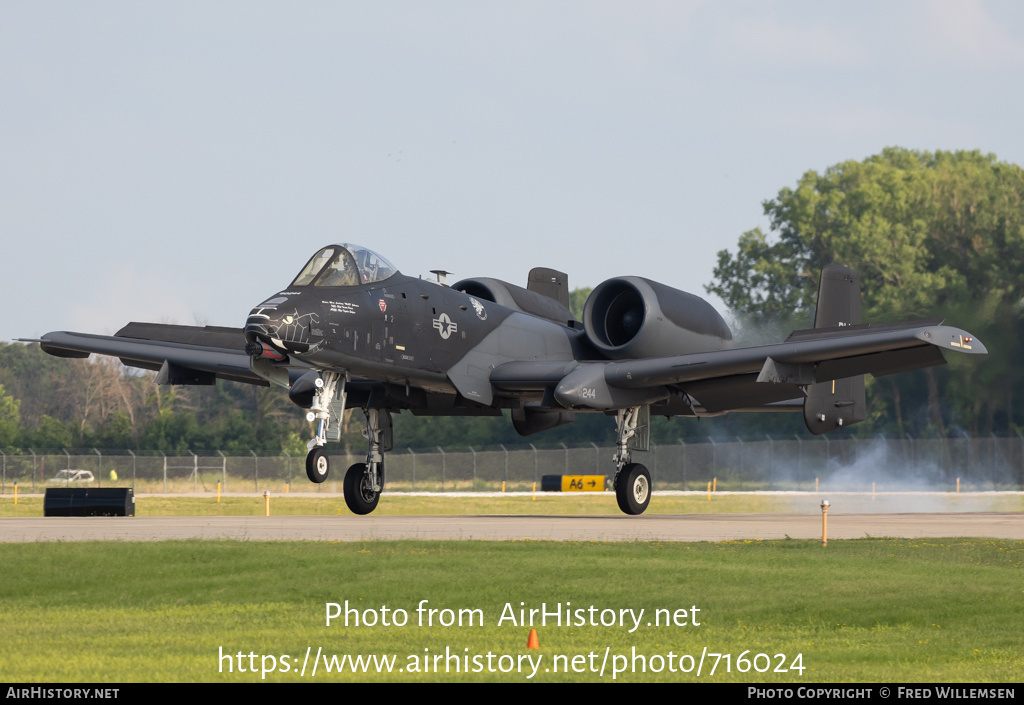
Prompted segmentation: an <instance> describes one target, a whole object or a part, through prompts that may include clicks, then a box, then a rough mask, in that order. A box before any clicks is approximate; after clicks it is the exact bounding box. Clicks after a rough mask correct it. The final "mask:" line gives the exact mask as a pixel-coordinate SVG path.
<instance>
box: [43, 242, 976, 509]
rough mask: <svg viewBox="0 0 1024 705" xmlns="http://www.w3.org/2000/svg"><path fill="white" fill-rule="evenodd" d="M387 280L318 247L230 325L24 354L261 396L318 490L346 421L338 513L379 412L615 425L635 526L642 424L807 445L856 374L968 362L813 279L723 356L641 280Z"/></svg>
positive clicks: (859, 413)
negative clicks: (302, 431)
mask: <svg viewBox="0 0 1024 705" xmlns="http://www.w3.org/2000/svg"><path fill="white" fill-rule="evenodd" d="M436 274H437V281H434V280H424V279H417V278H414V277H409V276H405V275H403V274H401V273H400V272H399V271H398V270H397V269H396V268H395V267H394V266H393V265H392V264H391V263H390V262H388V261H387V260H386V259H385V258H384V257H382V256H380V255H379V254H377V253H376V252H373V251H372V250H369V249H367V248H365V247H360V246H358V245H352V244H337V245H329V246H327V247H324V248H323V249H321V250H320V251H319V252H317V253H316V254H315V255H313V258H312V259H310V260H309V262H308V263H307V264H306V265H305V266H304V267H303V268H302V270H301V271H300V272H299V275H298V276H297V277H296V278H295V279H294V281H292V283H291V284H290V285H289V286H288V287H287V288H286V289H284V290H282V291H279V292H277V293H275V294H273V295H272V296H270V297H268V298H267V299H266V300H265V301H264V302H263V303H261V304H260V305H259V306H257V307H256V308H254V309H253V310H252V311H251V312H250V313H249V317H248V319H247V320H246V322H245V326H244V327H242V328H222V327H213V326H206V327H194V326H176V325H161V324H155V323H129V324H128V325H127V326H125V327H124V328H123V329H121V330H120V331H119V332H118V333H117V334H116V335H114V336H99V335H88V334H84V333H70V332H54V333H48V334H47V335H45V336H43V337H42V338H41V339H40V340H38V341H36V342H39V343H40V345H41V346H42V349H43V350H45V351H46V352H48V353H50V354H52V355H58V356H62V357H88V356H89V354H90V353H98V354H101V355H113V356H116V357H119V358H120V359H121V361H122V362H124V364H126V365H129V366H132V367H140V368H144V369H150V370H156V371H158V375H157V378H156V381H157V382H158V383H159V384H213V383H214V382H215V380H216V379H218V378H220V379H227V380H234V381H237V382H246V383H249V384H260V385H268V384H276V385H279V386H281V387H285V388H287V389H288V390H289V396H290V398H291V400H292V401H293V402H295V403H296V404H297V405H298V406H300V407H302V408H304V409H308V413H307V415H306V417H307V419H308V420H309V421H310V422H311V423H312V424H313V428H314V432H313V437H312V439H311V440H310V441H309V445H308V448H309V454H308V455H307V457H306V472H307V475H308V476H309V479H310V480H312V481H313V482H323V481H324V480H326V479H327V476H328V473H329V471H330V468H329V460H328V454H327V452H326V449H325V446H326V444H327V442H328V441H337V440H339V438H340V435H341V431H340V427H341V424H340V419H341V415H342V413H343V412H344V410H345V408H346V407H359V408H361V409H362V410H363V413H364V414H365V417H366V429H365V431H364V435H366V437H367V438H368V439H369V448H368V451H367V454H366V461H365V462H363V463H357V464H355V465H353V466H352V467H350V468H348V470H347V472H346V473H345V479H344V490H345V501H346V503H347V504H348V506H349V508H350V509H351V510H352V511H353V512H355V513H356V514H368V513H370V512H372V511H373V510H374V508H375V507H376V506H377V502H378V500H379V499H380V493H381V490H382V489H383V488H384V453H385V452H386V451H388V450H390V449H391V447H392V421H391V419H392V414H394V413H399V412H401V411H406V410H408V411H411V412H412V413H413V414H426V415H452V416H475V415H484V416H500V415H501V413H502V410H503V409H508V410H509V412H510V415H511V417H512V423H513V425H514V426H515V428H516V430H517V431H518V432H519V433H520V434H523V435H528V434H532V433H537V432H540V431H545V430H548V429H551V428H554V427H556V426H560V425H562V424H566V423H570V422H572V421H573V419H574V418H575V414H576V413H580V412H599V413H604V414H607V415H609V416H614V417H615V423H616V429H617V444H616V446H617V449H616V454H615V459H614V463H615V467H614V479H613V486H614V487H615V493H616V498H617V499H618V503H619V507H620V508H621V509H622V511H624V512H625V513H627V514H640V513H642V512H643V511H644V510H645V509H646V508H647V505H648V503H649V501H650V496H651V477H650V473H649V472H648V470H647V468H645V467H644V466H643V465H642V464H639V463H635V462H632V459H631V453H632V451H634V450H646V449H647V447H648V444H649V432H648V431H649V421H650V415H651V414H656V415H662V416H667V417H668V416H698V417H699V416H715V415H718V414H723V413H726V412H729V411H798V412H803V415H804V420H805V422H806V425H807V428H808V430H809V431H810V432H811V433H815V434H820V433H827V432H829V431H832V430H835V429H837V428H840V427H843V426H849V425H851V424H854V423H857V422H858V421H862V420H864V419H865V418H866V417H867V405H866V402H865V398H864V375H865V374H867V373H871V374H873V375H875V376H880V375H886V374H892V373H895V372H903V371H906V370H912V369H917V368H921V367H927V366H929V365H940V364H943V363H944V362H945V358H944V357H943V352H942V350H943V348H945V349H948V350H953V351H956V352H964V353H973V354H983V353H985V352H986V350H985V347H984V346H983V345H982V344H981V343H980V342H979V341H978V340H976V339H974V338H973V336H971V335H970V334H969V333H966V332H965V331H962V330H959V329H956V328H951V327H948V326H943V325H941V323H942V322H941V321H916V322H908V323H894V324H883V325H867V324H863V323H861V304H860V278H859V275H858V274H857V273H856V272H855V271H853V270H851V269H847V268H845V267H840V266H837V265H830V266H828V267H826V268H825V269H824V271H823V272H822V276H821V282H820V285H819V290H818V305H817V310H816V314H815V320H814V328H813V329H811V330H804V331H796V332H794V333H792V334H791V335H790V336H789V337H788V338H787V339H786V340H785V341H784V342H781V343H777V344H773V345H760V346H757V347H746V348H734V347H733V345H732V333H731V332H730V331H729V327H728V326H727V325H726V323H725V321H724V320H723V319H722V317H721V316H720V315H719V314H718V313H717V312H716V311H715V310H714V309H713V308H712V307H711V306H710V305H709V304H708V303H707V302H706V301H704V300H703V299H700V298H698V297H696V296H693V295H692V294H687V293H685V292H683V291H679V290H677V289H673V288H671V287H668V286H665V285H664V284H659V283H657V282H654V281H651V280H649V279H645V278H643V277H636V276H628V277H616V278H614V279H609V280H607V281H605V282H603V283H602V284H600V285H599V286H598V287H597V288H595V289H594V291H593V293H592V294H591V295H590V297H589V298H588V299H587V303H586V308H585V310H584V314H583V321H582V322H580V321H577V320H576V319H575V318H574V317H573V315H572V314H571V313H570V312H569V307H568V303H569V288H568V283H567V277H566V275H565V274H563V273H562V272H557V271H555V270H552V269H545V268H537V269H533V270H531V271H530V274H529V278H528V283H527V287H526V288H525V289H523V288H521V287H518V286H515V285H513V284H509V283H508V282H503V281H500V280H498V279H489V278H478V279H464V280H462V281H460V282H457V283H455V284H452V285H451V286H448V285H447V284H446V282H445V275H446V274H447V272H443V271H440V270H436Z"/></svg>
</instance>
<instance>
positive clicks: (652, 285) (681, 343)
mask: <svg viewBox="0 0 1024 705" xmlns="http://www.w3.org/2000/svg"><path fill="white" fill-rule="evenodd" d="M583 325H584V327H585V328H586V331H587V337H588V338H589V339H590V342H591V343H592V344H593V345H594V347H596V348H597V349H598V350H600V351H601V352H602V353H604V354H605V355H607V356H608V357H609V358H612V359H615V360H617V359H631V358H639V357H668V356H671V355H684V354H687V353H699V352H710V351H713V350H722V349H724V348H730V347H732V333H731V332H730V331H729V326H728V325H726V323H725V320H724V319H723V318H722V317H721V315H719V313H718V311H716V310H715V309H713V308H712V307H711V304H709V303H708V302H707V301H705V300H704V299H702V298H700V297H699V296H694V295H693V294H687V293H686V292H685V291H679V290H678V289H673V288H672V287H669V286H665V285H664V284H659V283H658V282H655V281H651V280H650V279H644V278H643V277H615V278H614V279H608V280H607V281H604V282H602V283H601V284H599V285H598V286H597V288H596V289H594V291H593V292H591V294H590V297H589V298H587V304H586V307H585V308H584V310H583Z"/></svg>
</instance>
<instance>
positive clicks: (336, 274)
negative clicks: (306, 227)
mask: <svg viewBox="0 0 1024 705" xmlns="http://www.w3.org/2000/svg"><path fill="white" fill-rule="evenodd" d="M397 271H398V270H397V269H395V265H393V264H391V263H390V262H388V261H387V260H386V259H384V258H383V257H381V256H380V255H378V254H377V253H376V252H374V251H373V250H370V249H367V248H365V247H361V246H360V245H351V244H348V243H340V244H337V245H328V246H327V247H325V248H323V249H322V250H320V251H319V252H317V253H316V254H315V255H313V258H312V259H311V260H309V262H308V263H307V264H306V266H305V267H303V269H302V272H300V273H299V276H298V277H296V278H295V281H293V282H292V286H309V285H310V284H312V285H313V286H356V285H357V284H373V283H375V282H379V281H384V280H385V279H387V278H388V277H390V276H392V275H393V274H395V272H397Z"/></svg>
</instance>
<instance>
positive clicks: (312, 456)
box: [306, 448, 331, 484]
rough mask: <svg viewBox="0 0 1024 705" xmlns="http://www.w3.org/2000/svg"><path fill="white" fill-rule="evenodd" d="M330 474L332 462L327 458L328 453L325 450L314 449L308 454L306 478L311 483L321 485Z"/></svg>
mask: <svg viewBox="0 0 1024 705" xmlns="http://www.w3.org/2000/svg"><path fill="white" fill-rule="evenodd" d="M330 473H331V462H330V460H328V458H327V451H325V450H324V449H323V448H314V449H313V450H311V451H309V453H307V454H306V477H308V478H309V481H310V482H315V483H317V484H320V483H321V482H323V481H324V480H326V479H327V476H328V475H329V474H330Z"/></svg>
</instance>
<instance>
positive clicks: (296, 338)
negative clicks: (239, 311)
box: [243, 301, 322, 355]
mask: <svg viewBox="0 0 1024 705" xmlns="http://www.w3.org/2000/svg"><path fill="white" fill-rule="evenodd" d="M276 303H277V302H273V301H272V302H268V303H265V304H261V305H260V306H257V307H256V308H254V309H253V310H252V311H251V312H250V313H249V317H248V318H247V319H246V320H245V327H244V328H243V331H244V333H245V339H246V341H247V342H248V346H247V347H246V350H247V351H248V350H249V348H250V347H251V348H252V350H251V352H250V353H249V354H250V355H263V354H266V353H267V348H268V347H269V348H272V349H274V350H276V351H278V352H281V353H303V352H307V351H308V350H309V349H310V347H311V346H313V344H314V343H315V342H316V340H315V338H317V337H319V336H321V335H322V333H321V331H320V330H319V329H318V328H317V327H316V326H317V323H318V321H319V317H318V316H317V314H316V313H313V312H309V313H302V312H300V310H299V309H298V308H297V307H295V306H294V305H293V306H291V307H280V306H279V305H273V304H276ZM268 304H271V305H268Z"/></svg>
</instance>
